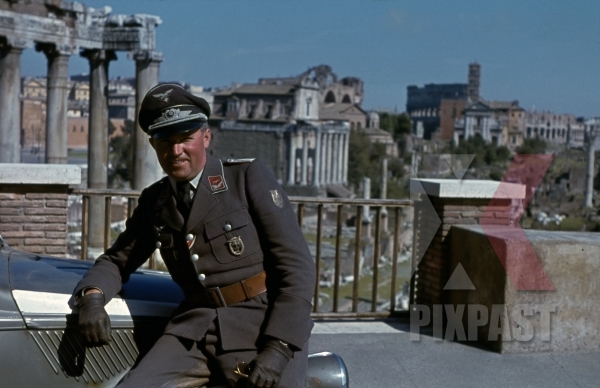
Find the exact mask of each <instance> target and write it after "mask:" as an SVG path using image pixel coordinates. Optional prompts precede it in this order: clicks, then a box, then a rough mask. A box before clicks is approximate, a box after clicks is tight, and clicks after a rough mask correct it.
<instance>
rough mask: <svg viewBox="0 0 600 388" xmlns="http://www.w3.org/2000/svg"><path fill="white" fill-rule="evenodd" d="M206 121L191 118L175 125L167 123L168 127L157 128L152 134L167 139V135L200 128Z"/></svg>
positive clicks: (157, 137) (154, 136)
mask: <svg viewBox="0 0 600 388" xmlns="http://www.w3.org/2000/svg"><path fill="white" fill-rule="evenodd" d="M205 122H206V121H199V120H190V121H183V122H180V123H177V124H173V125H167V126H166V127H161V128H157V129H156V131H155V132H154V133H153V134H152V137H153V138H155V139H165V138H167V137H170V136H173V135H178V134H180V133H188V132H194V131H196V130H198V129H200V127H202V125H203V124H204V123H205Z"/></svg>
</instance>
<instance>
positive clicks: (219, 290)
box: [206, 287, 227, 307]
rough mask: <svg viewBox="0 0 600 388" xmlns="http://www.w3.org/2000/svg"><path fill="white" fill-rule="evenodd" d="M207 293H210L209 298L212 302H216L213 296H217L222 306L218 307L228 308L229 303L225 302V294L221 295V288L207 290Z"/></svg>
mask: <svg viewBox="0 0 600 388" xmlns="http://www.w3.org/2000/svg"><path fill="white" fill-rule="evenodd" d="M206 292H208V293H209V297H210V300H211V301H214V298H213V297H212V296H213V295H215V294H216V295H217V298H216V300H218V301H219V303H220V304H221V305H220V306H217V307H227V303H226V302H225V298H223V294H222V293H221V289H220V288H219V287H211V288H207V289H206ZM215 304H216V303H215Z"/></svg>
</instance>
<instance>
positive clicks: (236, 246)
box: [227, 236, 244, 256]
mask: <svg viewBox="0 0 600 388" xmlns="http://www.w3.org/2000/svg"><path fill="white" fill-rule="evenodd" d="M227 247H228V248H229V252H231V254H232V255H234V256H239V255H241V254H242V253H244V242H243V241H242V238H241V237H239V236H235V237H232V238H230V239H229V240H228V241H227Z"/></svg>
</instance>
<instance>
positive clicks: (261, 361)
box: [246, 339, 294, 388]
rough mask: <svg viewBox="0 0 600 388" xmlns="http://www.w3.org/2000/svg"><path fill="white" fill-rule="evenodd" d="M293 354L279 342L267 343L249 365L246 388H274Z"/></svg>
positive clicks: (270, 341)
mask: <svg viewBox="0 0 600 388" xmlns="http://www.w3.org/2000/svg"><path fill="white" fill-rule="evenodd" d="M293 354H294V352H293V351H292V350H291V349H290V348H288V347H287V345H284V344H283V343H282V342H281V341H279V340H276V339H272V340H269V341H267V344H266V345H265V348H264V349H263V351H262V352H260V353H259V354H258V355H257V356H256V357H255V358H254V360H252V362H251V363H250V375H249V376H248V384H247V385H246V387H247V388H275V387H277V385H278V384H279V380H280V379H281V374H282V373H283V370H284V369H285V366H286V365H287V363H288V361H289V359H290V358H291V357H292V356H293Z"/></svg>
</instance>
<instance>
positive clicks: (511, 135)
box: [454, 98, 525, 148]
mask: <svg viewBox="0 0 600 388" xmlns="http://www.w3.org/2000/svg"><path fill="white" fill-rule="evenodd" d="M463 116H464V117H463V118H462V119H457V120H456V122H455V126H454V142H455V144H458V143H459V142H460V141H461V140H466V139H469V138H472V137H474V136H481V138H482V139H483V140H485V142H487V143H492V144H494V145H497V146H508V147H510V148H516V147H518V146H520V145H521V144H522V143H523V128H524V122H525V112H524V110H523V109H522V108H521V107H520V106H519V102H518V101H510V102H508V101H485V100H483V99H481V98H479V99H478V101H477V102H475V103H472V104H470V105H468V106H467V107H466V108H465V109H464V111H463Z"/></svg>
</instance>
